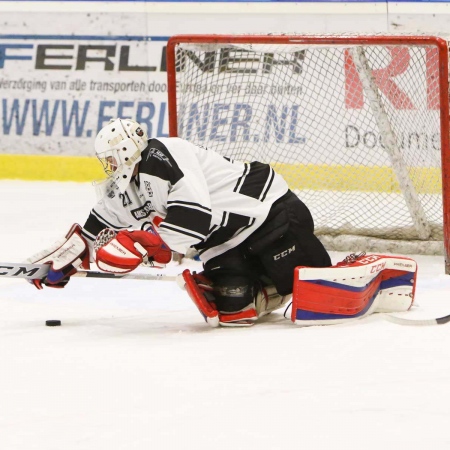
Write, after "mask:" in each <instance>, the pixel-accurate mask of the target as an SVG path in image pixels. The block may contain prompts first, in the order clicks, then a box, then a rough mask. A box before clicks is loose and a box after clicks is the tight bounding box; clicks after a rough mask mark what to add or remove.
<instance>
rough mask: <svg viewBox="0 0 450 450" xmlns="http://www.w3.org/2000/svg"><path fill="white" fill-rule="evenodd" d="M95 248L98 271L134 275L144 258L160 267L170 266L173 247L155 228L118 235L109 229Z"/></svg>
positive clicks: (98, 240) (104, 231)
mask: <svg viewBox="0 0 450 450" xmlns="http://www.w3.org/2000/svg"><path fill="white" fill-rule="evenodd" d="M94 248H95V249H96V257H95V262H96V263H97V266H98V268H99V269H101V270H103V271H104V272H111V273H127V272H131V271H132V270H134V269H136V268H137V267H138V266H139V265H140V264H142V263H143V262H144V258H148V259H149V260H151V261H155V262H157V263H160V264H167V263H169V262H170V260H171V259H172V252H171V250H170V248H169V247H168V246H167V245H166V244H165V243H164V241H163V240H162V239H161V238H160V237H159V234H158V233H157V232H156V231H155V230H154V229H153V228H152V227H150V228H148V229H147V230H143V231H141V230H135V231H126V230H124V231H119V232H118V233H116V232H115V231H114V230H112V229H110V228H106V229H104V230H103V231H101V232H100V233H99V235H98V236H97V239H96V241H95V244H94Z"/></svg>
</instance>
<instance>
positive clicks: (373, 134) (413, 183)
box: [176, 42, 448, 253]
mask: <svg viewBox="0 0 450 450" xmlns="http://www.w3.org/2000/svg"><path fill="white" fill-rule="evenodd" d="M438 59H439V56H438V51H437V48H436V47H435V46H433V45H423V46H416V45H408V42H402V43H401V44H399V45H386V46H382V45H364V46H349V45H338V46H335V47H332V46H321V45H308V44H305V43H302V45H299V44H297V45H296V44H295V43H294V44H292V43H291V44H285V45H275V44H274V45H270V44H254V43H253V44H213V43H205V44H197V43H196V44H189V43H186V44H183V43H180V44H178V45H177V48H176V80H177V83H176V84H177V94H176V97H177V129H178V136H179V137H182V138H185V139H187V140H189V141H191V142H194V143H197V144H201V145H205V146H207V147H208V148H211V149H214V150H215V151H217V152H219V153H220V154H222V155H224V156H229V157H232V158H234V159H240V160H246V161H252V160H259V161H262V162H267V163H270V164H271V165H272V166H273V167H274V169H275V170H276V171H278V172H279V173H281V174H282V175H283V176H284V177H285V179H286V180H287V182H288V183H289V186H290V188H291V189H292V190H293V191H294V192H295V193H296V194H297V195H298V196H299V197H300V198H301V199H302V200H303V201H304V202H305V203H306V205H307V206H308V207H309V208H310V210H311V212H312V214H313V217H314V221H315V227H316V233H317V234H318V235H319V236H320V237H321V239H322V240H323V242H325V244H326V246H327V247H328V248H329V249H337V250H348V249H349V250H357V249H358V247H363V249H364V250H369V251H370V250H378V251H379V250H380V249H382V250H384V251H392V252H394V253H395V252H401V253H412V252H421V253H441V252H442V242H441V241H442V239H443V236H442V233H443V231H442V230H443V228H442V227H443V224H442V217H443V214H442V195H441V189H442V188H441V184H442V182H441V163H440V157H441V156H440V155H441V153H440V152H441V140H440V139H441V125H440V109H439V108H440V100H439V98H440V97H439V94H440V85H439V65H438V63H439V61H438ZM446 132H448V130H447V131H446ZM358 237H359V239H358ZM361 239H362V242H361V243H359V242H360V240H361ZM402 241H403V242H404V243H405V244H401V242H402ZM383 243H385V244H386V245H387V247H386V246H383V245H381V246H380V244H383ZM411 243H413V247H411V248H410V245H411Z"/></svg>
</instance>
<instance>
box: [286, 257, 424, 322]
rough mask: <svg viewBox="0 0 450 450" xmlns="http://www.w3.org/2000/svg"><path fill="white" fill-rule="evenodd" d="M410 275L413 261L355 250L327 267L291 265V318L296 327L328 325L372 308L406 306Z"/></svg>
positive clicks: (414, 268) (413, 281)
mask: <svg viewBox="0 0 450 450" xmlns="http://www.w3.org/2000/svg"><path fill="white" fill-rule="evenodd" d="M416 276H417V263H416V262H415V261H414V260H412V259H410V258H405V257H397V256H386V255H367V256H366V255H361V256H360V257H359V258H356V259H354V260H353V261H351V262H347V261H346V262H345V263H339V264H338V265H337V266H333V267H324V268H313V267H297V268H296V269H295V276H294V292H293V300H292V314H291V320H292V322H294V323H295V324H297V325H302V326H308V325H329V324H337V323H346V322H348V321H349V320H352V319H360V318H362V317H365V316H368V315H370V314H372V313H374V312H400V311H407V310H408V309H409V308H410V307H411V305H412V303H413V301H414V294H415V284H416Z"/></svg>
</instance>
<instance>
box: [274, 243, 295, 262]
mask: <svg viewBox="0 0 450 450" xmlns="http://www.w3.org/2000/svg"><path fill="white" fill-rule="evenodd" d="M294 251H295V245H294V246H292V247H291V248H288V249H287V250H284V251H282V252H281V253H278V255H274V257H273V259H274V260H277V259H281V258H284V257H285V256H287V255H289V253H292V252H294Z"/></svg>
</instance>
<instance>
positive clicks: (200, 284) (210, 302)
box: [177, 269, 258, 328]
mask: <svg viewBox="0 0 450 450" xmlns="http://www.w3.org/2000/svg"><path fill="white" fill-rule="evenodd" d="M182 278H183V282H184V286H183V287H184V288H185V289H186V291H187V293H188V294H189V297H190V298H191V300H192V301H193V302H194V304H195V306H196V307H197V309H198V310H199V311H200V314H201V315H202V316H203V318H204V319H205V322H206V323H207V324H208V325H210V326H211V327H213V328H216V327H218V326H219V325H220V326H222V327H249V326H252V325H253V323H254V322H255V320H256V319H257V318H258V317H257V315H256V311H255V308H254V305H253V303H251V304H250V305H248V306H247V307H245V308H243V309H241V310H239V311H234V312H231V311H227V312H224V311H220V312H219V311H218V310H217V306H216V303H215V300H216V296H215V294H214V293H213V291H214V288H213V284H212V282H211V281H210V280H209V279H208V278H206V277H205V276H204V275H203V274H201V273H199V274H196V273H194V274H191V272H190V271H189V269H186V270H184V271H183V273H182ZM177 281H178V280H177ZM178 284H180V283H178Z"/></svg>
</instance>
